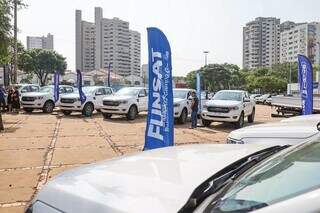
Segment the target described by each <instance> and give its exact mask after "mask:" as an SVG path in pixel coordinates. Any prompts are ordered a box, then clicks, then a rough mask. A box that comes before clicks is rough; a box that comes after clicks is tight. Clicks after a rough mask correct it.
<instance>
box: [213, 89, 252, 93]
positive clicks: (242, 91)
mask: <svg viewBox="0 0 320 213" xmlns="http://www.w3.org/2000/svg"><path fill="white" fill-rule="evenodd" d="M218 92H241V93H242V92H246V91H245V90H220V91H218Z"/></svg>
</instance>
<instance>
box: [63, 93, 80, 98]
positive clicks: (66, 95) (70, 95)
mask: <svg viewBox="0 0 320 213" xmlns="http://www.w3.org/2000/svg"><path fill="white" fill-rule="evenodd" d="M79 97H80V95H79V93H70V94H65V95H61V98H79Z"/></svg>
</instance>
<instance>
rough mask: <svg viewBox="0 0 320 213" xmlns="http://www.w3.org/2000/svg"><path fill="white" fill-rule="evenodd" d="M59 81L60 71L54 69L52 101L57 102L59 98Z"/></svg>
mask: <svg viewBox="0 0 320 213" xmlns="http://www.w3.org/2000/svg"><path fill="white" fill-rule="evenodd" d="M59 83H60V73H59V71H56V72H55V73H54V76H53V98H54V103H57V101H58V100H59V94H60V93H59Z"/></svg>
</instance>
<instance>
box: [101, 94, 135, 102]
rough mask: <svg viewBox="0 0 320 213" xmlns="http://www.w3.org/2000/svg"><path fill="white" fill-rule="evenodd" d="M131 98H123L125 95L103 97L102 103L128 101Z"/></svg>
mask: <svg viewBox="0 0 320 213" xmlns="http://www.w3.org/2000/svg"><path fill="white" fill-rule="evenodd" d="M131 98H133V96H125V95H110V96H108V97H105V98H104V99H103V100H104V101H122V100H129V99H131Z"/></svg>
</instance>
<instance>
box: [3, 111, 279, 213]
mask: <svg viewBox="0 0 320 213" xmlns="http://www.w3.org/2000/svg"><path fill="white" fill-rule="evenodd" d="M270 114H271V108H270V107H269V106H257V110H256V122H255V124H257V123H265V122H272V121H277V120H279V119H278V118H271V116H270ZM3 118H4V122H5V128H6V130H5V132H3V133H1V134H0V213H4V212H23V209H24V208H25V205H26V203H27V202H28V201H29V200H30V199H32V197H33V196H34V194H35V193H36V192H37V190H39V189H40V188H41V186H42V185H43V184H45V183H46V182H47V181H48V180H50V178H52V177H53V176H55V175H56V174H58V173H60V172H62V171H64V170H67V169H70V168H73V167H77V166H80V165H83V164H88V163H92V162H96V161H99V160H103V159H109V158H113V157H116V156H121V155H126V154H130V153H135V152H139V151H141V150H142V148H143V143H144V131H145V120H146V115H145V114H142V115H139V117H138V119H136V120H135V121H130V122H128V121H127V120H126V119H125V118H124V117H114V118H112V119H110V120H103V118H102V116H101V115H100V114H96V115H94V116H93V117H92V118H83V117H82V116H81V115H80V114H72V115H71V116H63V115H62V114H60V113H58V112H54V113H53V114H51V115H47V114H43V113H41V112H35V113H33V114H24V113H20V114H19V115H14V114H10V115H9V114H5V115H4V116H3ZM189 125H190V124H189V123H188V124H186V125H176V128H175V143H176V144H177V145H181V144H191V143H224V142H225V140H226V136H227V135H228V133H229V132H230V131H232V130H233V126H232V125H229V124H220V123H214V124H213V125H212V126H211V127H210V128H198V129H196V130H192V129H188V127H189Z"/></svg>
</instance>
